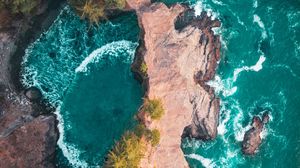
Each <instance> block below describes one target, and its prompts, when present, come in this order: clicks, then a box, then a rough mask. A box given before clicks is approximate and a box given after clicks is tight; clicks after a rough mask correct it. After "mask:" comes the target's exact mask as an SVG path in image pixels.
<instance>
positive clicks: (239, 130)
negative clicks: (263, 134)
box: [231, 101, 251, 142]
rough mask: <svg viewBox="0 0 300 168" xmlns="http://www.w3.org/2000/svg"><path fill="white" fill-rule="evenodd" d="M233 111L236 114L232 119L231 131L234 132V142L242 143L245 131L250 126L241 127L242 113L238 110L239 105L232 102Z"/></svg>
mask: <svg viewBox="0 0 300 168" xmlns="http://www.w3.org/2000/svg"><path fill="white" fill-rule="evenodd" d="M233 109H234V110H235V112H236V113H237V114H236V115H235V117H234V119H233V130H234V137H235V140H236V141H239V142H240V141H243V139H244V134H245V132H246V131H247V130H249V129H250V128H251V125H247V126H246V127H243V125H242V121H243V120H244V112H243V110H242V109H241V108H240V106H239V103H238V102H237V101H234V103H233V104H232V109H231V110H233Z"/></svg>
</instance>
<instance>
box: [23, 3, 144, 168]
mask: <svg viewBox="0 0 300 168" xmlns="http://www.w3.org/2000/svg"><path fill="white" fill-rule="evenodd" d="M138 35H139V28H138V24H137V19H136V16H135V14H133V13H128V14H125V15H124V16H121V17H118V18H117V19H113V20H111V22H107V23H102V24H101V26H100V27H93V26H91V25H89V24H88V23H86V22H84V21H81V20H80V18H79V17H77V16H76V15H75V14H74V13H73V11H72V10H70V9H69V8H68V7H66V8H65V9H64V10H63V11H62V12H61V14H60V15H59V16H58V18H57V20H56V21H55V22H54V23H53V25H52V26H51V27H50V29H49V30H48V31H47V32H45V33H44V34H43V35H42V36H41V37H40V38H39V39H38V40H37V41H36V42H34V43H33V44H31V45H30V47H29V48H28V49H27V51H26V55H25V59H24V62H23V66H24V72H23V83H24V84H25V85H28V86H32V85H33V86H36V87H38V88H40V89H41V90H42V93H43V95H44V96H45V97H46V98H47V99H48V100H49V101H50V103H51V104H52V105H54V106H55V107H57V112H56V114H57V116H58V119H59V122H60V124H59V131H60V139H59V141H58V149H57V150H58V157H57V165H58V167H91V166H96V165H101V164H102V163H103V160H104V156H105V155H106V154H107V152H108V150H109V149H111V147H112V145H113V144H114V142H115V141H116V140H118V139H119V138H120V136H121V135H122V134H123V132H124V131H125V130H127V129H129V128H131V127H132V126H133V125H134V124H135V123H134V114H135V113H136V112H137V110H138V108H139V106H140V105H141V101H142V99H141V98H142V95H143V93H142V88H141V87H140V84H139V83H138V82H137V81H136V80H135V79H134V78H133V75H132V73H131V70H130V65H131V62H132V60H133V57H134V52H135V49H136V47H137V45H138V43H137V41H138Z"/></svg>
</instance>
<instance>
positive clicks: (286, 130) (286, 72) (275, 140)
mask: <svg viewBox="0 0 300 168" xmlns="http://www.w3.org/2000/svg"><path fill="white" fill-rule="evenodd" d="M188 3H190V4H191V5H192V6H193V7H194V8H195V9H196V12H198V13H200V12H201V11H208V12H209V15H211V16H212V18H218V19H219V20H220V21H221V23H222V26H221V28H218V29H214V32H215V33H216V34H218V35H220V36H221V41H222V50H221V57H222V58H221V61H220V64H219V67H218V72H217V74H216V76H215V78H214V80H212V81H210V82H208V84H209V85H210V86H212V87H214V88H215V91H216V94H217V95H218V96H219V97H220V98H221V111H220V121H219V126H218V136H217V138H216V140H214V141H209V142H202V141H196V140H185V141H184V143H183V144H182V149H183V150H184V153H185V156H186V159H187V160H188V162H189V164H190V166H191V167H196V168H198V167H295V168H297V167H299V166H300V131H299V128H300V122H299V119H300V111H299V109H300V1H297V0H287V1H281V0H273V1H265V0H250V1H249V0H241V1H235V0H222V1H221V0H202V1H188ZM265 111H268V112H269V114H270V122H269V123H268V124H267V125H266V127H265V128H264V130H263V132H262V134H261V137H262V139H263V140H262V144H261V146H260V148H259V150H258V151H257V153H256V154H255V155H254V156H245V155H243V154H242V152H241V142H242V140H243V136H244V133H245V131H247V130H248V129H249V128H250V127H251V126H250V124H251V119H252V117H253V116H254V115H261V114H262V113H263V112H265Z"/></svg>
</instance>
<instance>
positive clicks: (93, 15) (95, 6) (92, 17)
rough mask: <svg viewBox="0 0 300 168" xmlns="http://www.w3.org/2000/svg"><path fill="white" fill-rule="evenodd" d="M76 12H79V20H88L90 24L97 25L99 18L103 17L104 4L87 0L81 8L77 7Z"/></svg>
mask: <svg viewBox="0 0 300 168" xmlns="http://www.w3.org/2000/svg"><path fill="white" fill-rule="evenodd" d="M77 10H78V11H80V12H81V18H84V19H88V20H89V21H90V23H95V24H98V23H99V20H100V19H101V18H104V17H105V12H104V10H105V7H104V3H101V2H97V3H96V2H94V1H93V0H88V1H86V2H85V4H84V5H83V6H81V7H77Z"/></svg>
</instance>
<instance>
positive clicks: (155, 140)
mask: <svg viewBox="0 0 300 168" xmlns="http://www.w3.org/2000/svg"><path fill="white" fill-rule="evenodd" d="M159 141H160V132H159V130H158V129H154V130H152V131H151V145H152V146H153V147H154V146H157V145H158V144H159Z"/></svg>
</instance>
